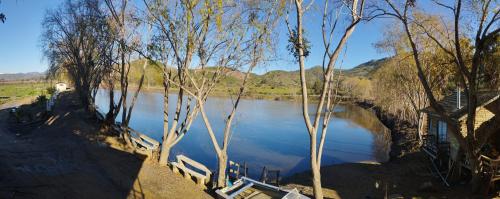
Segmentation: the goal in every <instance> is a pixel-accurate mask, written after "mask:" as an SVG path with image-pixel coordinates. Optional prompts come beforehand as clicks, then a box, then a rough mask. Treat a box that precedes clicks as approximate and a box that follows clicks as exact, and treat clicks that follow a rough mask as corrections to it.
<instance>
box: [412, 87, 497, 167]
mask: <svg viewBox="0 0 500 199" xmlns="http://www.w3.org/2000/svg"><path fill="white" fill-rule="evenodd" d="M499 98H500V93H499V92H482V93H479V95H478V102H477V104H478V107H477V109H476V121H475V125H474V128H475V129H477V128H479V127H480V126H481V124H483V123H484V122H486V121H488V120H490V119H491V118H493V117H494V114H493V112H492V110H494V109H497V108H498V107H500V99H499ZM438 103H439V104H441V105H442V106H443V108H444V109H445V112H446V114H447V115H450V116H451V118H452V120H454V121H455V122H457V123H458V124H459V127H460V132H461V134H462V136H464V137H465V136H466V134H467V126H466V120H467V107H466V106H467V98H466V96H465V95H464V93H461V92H460V91H457V92H454V93H453V94H452V95H449V96H446V97H444V98H443V99H442V100H441V101H439V102H438ZM421 113H422V117H421V119H420V122H421V125H419V126H420V128H419V135H420V136H421V139H422V149H423V151H425V152H426V153H427V154H428V155H429V157H430V158H431V159H433V160H435V161H436V162H437V164H438V165H439V166H440V167H445V168H449V166H451V164H453V162H455V160H456V159H457V158H458V157H457V156H458V151H459V149H460V145H459V143H458V141H457V138H455V135H454V134H453V133H452V132H451V130H450V128H449V124H448V123H446V122H445V120H443V119H442V118H441V116H439V114H437V113H436V111H435V110H434V109H433V108H432V107H426V108H424V109H422V110H421ZM463 166H465V167H467V163H465V164H464V165H463Z"/></svg>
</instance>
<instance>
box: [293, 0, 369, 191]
mask: <svg viewBox="0 0 500 199" xmlns="http://www.w3.org/2000/svg"><path fill="white" fill-rule="evenodd" d="M303 3H304V2H303V1H302V0H295V1H294V4H295V12H296V26H295V27H294V28H292V27H291V26H290V23H289V22H288V17H287V26H288V30H289V35H291V36H293V35H295V34H294V31H293V30H297V34H296V35H297V39H291V41H296V43H293V45H294V46H295V50H296V52H294V53H293V54H294V55H298V57H297V58H298V59H297V61H298V65H299V68H300V82H301V89H302V114H303V117H304V122H305V124H306V127H307V131H308V133H309V140H310V158H311V159H310V161H311V170H312V176H313V192H314V197H315V198H323V191H322V189H321V173H320V169H321V157H322V152H323V145H324V143H325V137H326V132H327V129H328V124H329V122H330V119H331V115H332V113H333V110H334V107H335V104H336V103H337V102H338V99H337V98H336V96H337V95H336V94H337V89H336V87H338V84H335V83H334V68H335V63H336V61H337V58H338V56H339V54H340V51H341V50H342V48H343V47H344V46H345V44H346V42H347V40H348V39H349V37H350V36H351V34H352V33H353V31H354V29H355V27H356V25H357V24H358V23H359V22H360V21H361V20H362V14H363V10H364V4H365V2H364V0H361V1H359V0H353V1H342V2H340V3H339V4H337V5H335V4H334V6H332V7H331V8H330V7H328V5H329V1H325V3H324V5H323V24H322V34H323V45H324V48H325V53H324V56H323V59H324V61H323V88H322V89H321V94H320V97H319V101H318V102H317V104H316V112H315V118H314V120H311V118H310V112H309V96H308V93H307V84H306V82H307V81H306V74H305V64H304V59H305V53H304V52H305V47H306V46H305V44H304V35H303V28H304V27H303V22H302V20H303V16H304V13H305V12H306V11H307V10H308V9H309V8H310V7H311V6H312V2H311V3H309V4H308V5H306V6H305V7H304V5H303ZM344 6H345V7H344ZM343 8H346V10H347V13H349V14H348V18H349V20H348V21H347V22H346V24H347V26H346V28H345V29H344V30H343V31H342V34H341V37H340V38H339V41H338V43H337V44H336V45H332V37H333V32H334V30H336V27H337V22H338V21H339V19H341V17H339V14H340V13H341V12H343V11H345V10H343ZM334 11H336V12H334ZM335 14H336V15H335ZM322 113H323V117H321V115H322ZM321 118H323V122H322V123H320V120H321ZM320 127H321V129H320ZM319 130H321V138H320V141H319V144H318V142H317V140H318V137H317V134H318V131H319Z"/></svg>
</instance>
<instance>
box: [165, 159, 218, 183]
mask: <svg viewBox="0 0 500 199" xmlns="http://www.w3.org/2000/svg"><path fill="white" fill-rule="evenodd" d="M170 165H172V171H173V172H174V173H179V170H182V172H183V174H184V178H185V179H191V177H194V178H196V183H197V184H198V185H199V186H201V187H202V188H203V189H206V186H205V185H206V184H208V183H209V182H210V178H211V176H212V172H211V171H210V169H208V168H207V167H206V166H205V165H203V164H201V163H199V162H196V161H194V160H192V159H190V158H188V157H186V156H184V155H178V156H177V162H171V163H170ZM186 165H189V166H191V167H194V168H196V169H198V170H200V171H202V172H204V174H203V173H200V172H197V171H194V170H192V169H190V168H188V167H187V166H186Z"/></svg>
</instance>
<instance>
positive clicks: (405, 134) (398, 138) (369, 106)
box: [353, 101, 419, 161]
mask: <svg viewBox="0 0 500 199" xmlns="http://www.w3.org/2000/svg"><path fill="white" fill-rule="evenodd" d="M353 103H354V104H355V105H357V106H359V107H361V108H364V109H366V110H368V111H371V112H373V113H374V114H375V115H376V116H377V118H378V119H379V120H380V122H382V124H384V126H386V127H387V128H388V129H389V130H390V131H391V141H392V144H391V152H390V153H389V156H390V159H389V161H392V160H394V159H397V158H401V157H403V156H405V155H406V154H407V153H414V152H417V151H418V150H419V147H418V145H419V141H418V136H417V127H416V126H414V125H412V124H410V123H409V122H408V121H404V120H401V119H399V118H397V117H396V116H394V115H392V114H388V113H386V112H384V111H382V109H381V108H380V107H378V106H376V105H374V104H373V103H371V102H367V101H355V102H353Z"/></svg>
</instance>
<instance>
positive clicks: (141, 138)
mask: <svg viewBox="0 0 500 199" xmlns="http://www.w3.org/2000/svg"><path fill="white" fill-rule="evenodd" d="M128 132H129V134H130V141H132V145H133V146H134V147H135V148H136V150H137V152H140V153H143V154H145V155H147V156H148V157H153V153H154V152H155V151H157V150H159V148H160V143H159V142H158V141H156V140H154V139H153V138H150V137H148V136H147V135H144V134H142V133H139V132H137V131H135V130H133V129H131V128H128Z"/></svg>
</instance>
